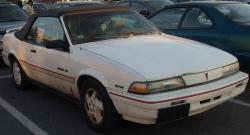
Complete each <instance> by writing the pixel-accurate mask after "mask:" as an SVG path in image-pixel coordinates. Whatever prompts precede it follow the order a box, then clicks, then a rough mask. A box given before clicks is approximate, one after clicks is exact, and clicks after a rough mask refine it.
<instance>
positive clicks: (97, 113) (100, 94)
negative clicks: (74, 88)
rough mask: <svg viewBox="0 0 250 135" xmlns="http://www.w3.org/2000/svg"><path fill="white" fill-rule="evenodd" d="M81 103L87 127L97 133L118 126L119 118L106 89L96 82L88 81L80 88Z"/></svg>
mask: <svg viewBox="0 0 250 135" xmlns="http://www.w3.org/2000/svg"><path fill="white" fill-rule="evenodd" d="M81 103H82V108H83V111H84V114H85V117H86V120H87V123H88V125H89V126H90V127H91V128H92V129H94V130H96V131H99V132H105V131H109V130H111V129H113V128H115V127H116V126H117V125H119V122H120V116H119V115H118V113H117V111H116V109H115V108H114V105H113V103H112V101H111V99H110V98H109V96H108V94H107V92H106V89H105V88H104V87H103V86H102V85H101V84H100V83H99V82H97V81H96V80H94V79H88V80H86V81H85V82H84V84H83V85H82V87H81Z"/></svg>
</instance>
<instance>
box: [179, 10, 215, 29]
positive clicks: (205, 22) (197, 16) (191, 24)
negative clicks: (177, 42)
mask: <svg viewBox="0 0 250 135" xmlns="http://www.w3.org/2000/svg"><path fill="white" fill-rule="evenodd" d="M211 26H213V23H212V21H211V19H210V18H209V17H208V16H207V14H206V13H205V12H204V11H202V10H201V9H199V8H192V9H190V10H189V11H188V13H187V15H186V17H185V18H184V20H183V23H182V26H181V27H182V28H188V29H189V28H209V27H211Z"/></svg>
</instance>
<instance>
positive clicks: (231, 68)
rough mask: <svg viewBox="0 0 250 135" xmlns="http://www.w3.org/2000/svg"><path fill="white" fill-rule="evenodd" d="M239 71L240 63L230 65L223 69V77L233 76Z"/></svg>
mask: <svg viewBox="0 0 250 135" xmlns="http://www.w3.org/2000/svg"><path fill="white" fill-rule="evenodd" d="M239 69H240V65H239V63H238V62H236V63H234V64H230V65H228V66H224V67H223V76H227V75H230V74H233V73H235V72H237V71H239Z"/></svg>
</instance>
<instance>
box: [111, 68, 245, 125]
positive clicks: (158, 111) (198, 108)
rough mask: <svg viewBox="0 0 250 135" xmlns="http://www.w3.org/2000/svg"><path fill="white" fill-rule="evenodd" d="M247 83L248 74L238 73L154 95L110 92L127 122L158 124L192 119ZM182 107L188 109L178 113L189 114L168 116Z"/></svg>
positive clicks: (238, 92) (242, 89)
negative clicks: (187, 118)
mask: <svg viewBox="0 0 250 135" xmlns="http://www.w3.org/2000/svg"><path fill="white" fill-rule="evenodd" d="M247 82H248V75H247V74H246V73H243V72H238V73H235V74H233V75H230V76H227V77H224V78H222V79H219V80H215V81H211V82H208V83H205V84H201V85H197V86H193V87H188V88H184V89H180V90H177V91H172V92H165V93H158V94H153V95H145V96H143V95H134V94H128V93H124V94H121V93H118V92H115V91H113V90H108V92H109V95H110V97H111V99H112V101H113V103H114V105H115V107H116V109H117V111H118V112H119V113H120V114H121V115H122V116H123V118H124V119H126V120H129V121H133V122H136V123H141V124H156V123H157V122H165V121H173V120H178V119H181V118H183V117H185V116H192V115H195V114H198V113H201V112H203V111H206V110H208V109H210V108H212V107H214V106H217V105H219V104H221V103H223V102H225V101H227V100H229V99H231V98H233V97H235V96H237V95H239V94H241V93H242V92H244V90H245V87H246V84H247ZM181 105H186V107H184V109H182V110H179V113H181V112H185V111H187V113H186V114H185V113H183V114H180V115H177V116H175V117H174V118H169V117H168V116H167V115H169V116H170V117H171V114H176V113H173V111H177V109H175V108H174V107H178V106H181ZM187 106H188V107H187ZM179 109H180V108H179ZM162 110H170V111H169V112H171V113H162ZM167 112H168V111H167ZM162 114H164V115H165V116H164V115H163V116H162Z"/></svg>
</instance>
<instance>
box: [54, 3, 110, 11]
mask: <svg viewBox="0 0 250 135" xmlns="http://www.w3.org/2000/svg"><path fill="white" fill-rule="evenodd" d="M105 5H106V4H105V3H102V2H91V1H70V2H62V3H56V4H54V5H52V6H51V7H50V9H59V8H68V7H102V6H105Z"/></svg>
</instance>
